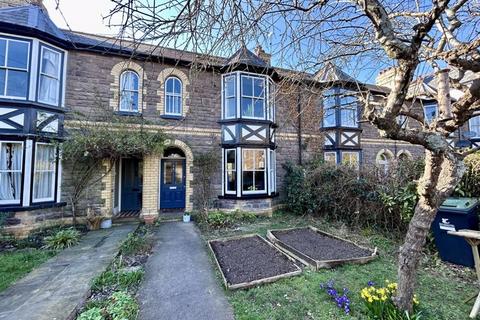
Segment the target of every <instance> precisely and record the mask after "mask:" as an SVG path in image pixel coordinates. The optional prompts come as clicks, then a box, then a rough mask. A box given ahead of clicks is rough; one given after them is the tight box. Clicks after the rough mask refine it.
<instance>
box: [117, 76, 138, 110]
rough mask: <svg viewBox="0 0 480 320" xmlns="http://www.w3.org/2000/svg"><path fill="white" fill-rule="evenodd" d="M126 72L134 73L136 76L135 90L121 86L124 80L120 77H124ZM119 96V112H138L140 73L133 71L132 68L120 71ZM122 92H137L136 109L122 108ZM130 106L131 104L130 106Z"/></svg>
mask: <svg viewBox="0 0 480 320" xmlns="http://www.w3.org/2000/svg"><path fill="white" fill-rule="evenodd" d="M127 73H131V74H134V75H135V76H136V77H137V89H136V90H131V89H128V90H127V89H124V88H123V83H124V81H122V78H123V77H124V75H125V74H127ZM119 80H120V85H119V87H120V97H119V101H118V110H119V111H120V112H131V113H140V75H139V74H138V73H137V72H136V71H134V70H131V69H127V70H124V71H122V73H121V74H120V79H119ZM123 92H128V93H132V92H133V93H137V110H133V109H128V110H125V109H122V96H123ZM130 107H131V106H130Z"/></svg>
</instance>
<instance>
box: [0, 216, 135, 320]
mask: <svg viewBox="0 0 480 320" xmlns="http://www.w3.org/2000/svg"><path fill="white" fill-rule="evenodd" d="M136 227H137V223H132V224H122V225H119V226H114V227H113V228H111V229H105V230H99V231H92V232H89V233H87V234H86V235H85V236H84V237H83V238H82V239H81V241H80V243H79V244H77V245H75V246H73V247H71V248H68V249H65V250H63V251H62V252H60V253H59V254H58V255H57V256H55V257H53V258H52V259H50V260H49V261H47V262H46V263H44V264H43V265H41V266H40V267H39V268H37V269H35V270H33V271H32V272H31V273H30V274H28V275H27V276H26V277H25V278H23V279H21V280H19V281H18V282H16V283H15V284H14V285H12V286H11V287H9V288H8V289H6V290H5V291H3V292H2V293H0V319H1V320H4V319H8V320H12V319H15V320H63V319H72V318H73V317H74V315H75V313H76V311H77V308H78V307H79V306H80V305H81V304H83V303H84V302H85V299H86V298H87V297H88V294H89V291H90V285H91V281H92V279H93V278H94V277H96V276H97V275H99V274H100V273H102V272H103V271H104V270H105V269H106V268H107V266H108V265H109V264H110V262H111V261H112V260H113V258H114V257H115V256H116V255H117V253H118V250H119V248H120V245H121V243H122V242H123V240H124V239H125V238H126V237H127V234H128V233H130V232H133V231H134V230H135V229H136Z"/></svg>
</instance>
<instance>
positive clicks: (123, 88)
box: [120, 70, 138, 112]
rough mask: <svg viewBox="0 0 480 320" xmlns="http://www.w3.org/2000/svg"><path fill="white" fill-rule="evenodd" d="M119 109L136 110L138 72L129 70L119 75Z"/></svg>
mask: <svg viewBox="0 0 480 320" xmlns="http://www.w3.org/2000/svg"><path fill="white" fill-rule="evenodd" d="M120 111H124V112H138V74H137V73H136V72H134V71H131V70H127V71H124V72H123V73H122V74H121V75H120Z"/></svg>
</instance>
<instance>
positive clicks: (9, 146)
mask: <svg viewBox="0 0 480 320" xmlns="http://www.w3.org/2000/svg"><path fill="white" fill-rule="evenodd" d="M22 159H23V148H22V144H21V143H2V144H0V200H18V199H20V193H21V190H20V188H21V180H22V171H21V170H22Z"/></svg>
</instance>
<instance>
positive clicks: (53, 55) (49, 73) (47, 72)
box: [38, 48, 60, 105]
mask: <svg viewBox="0 0 480 320" xmlns="http://www.w3.org/2000/svg"><path fill="white" fill-rule="evenodd" d="M59 71H60V53H58V52H55V51H52V50H50V49H46V48H43V50H42V65H41V69H40V88H39V92H38V99H39V100H40V101H42V102H46V103H49V104H54V105H56V104H58V98H59V90H60V76H59V73H60V72H59Z"/></svg>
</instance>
